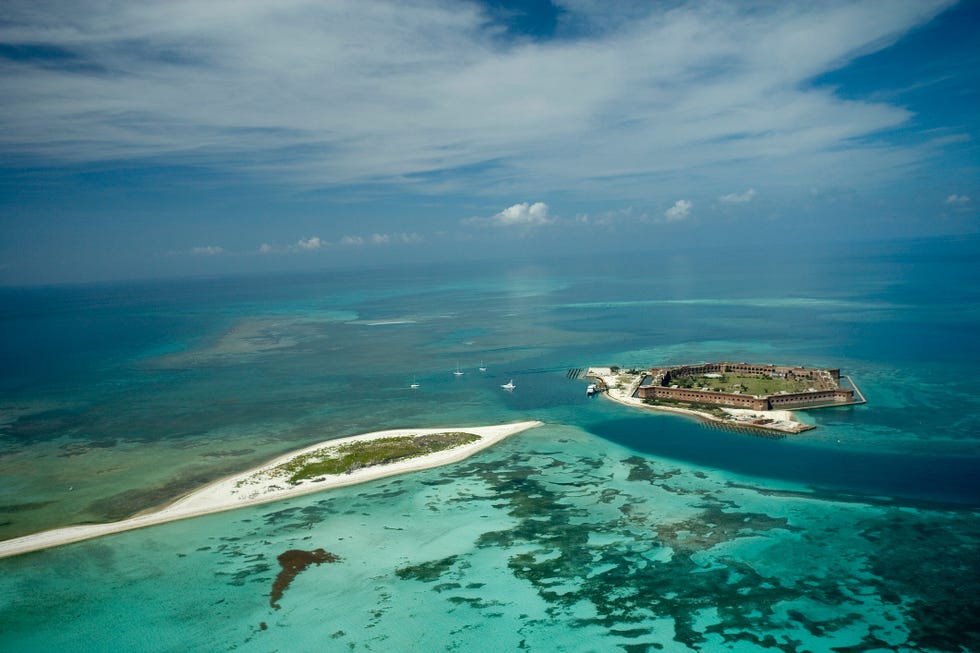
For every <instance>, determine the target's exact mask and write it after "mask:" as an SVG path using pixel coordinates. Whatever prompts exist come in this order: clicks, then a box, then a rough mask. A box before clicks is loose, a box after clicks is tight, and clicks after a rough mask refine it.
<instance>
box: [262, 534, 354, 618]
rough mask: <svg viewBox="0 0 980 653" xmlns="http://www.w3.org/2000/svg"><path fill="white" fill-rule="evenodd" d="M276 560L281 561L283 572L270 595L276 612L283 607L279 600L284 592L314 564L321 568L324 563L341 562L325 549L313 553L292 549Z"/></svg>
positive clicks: (270, 603)
mask: <svg viewBox="0 0 980 653" xmlns="http://www.w3.org/2000/svg"><path fill="white" fill-rule="evenodd" d="M276 559H277V560H278V561H279V566H280V567H281V568H282V570H281V571H280V572H279V575H278V576H276V579H275V580H274V581H272V593H271V594H270V595H269V605H271V606H272V607H273V608H275V609H276V610H278V609H279V608H280V607H281V606H280V605H279V599H281V598H282V595H283V592H285V591H286V588H287V587H289V584H290V583H292V582H293V579H294V578H296V576H297V575H298V574H299V573H300V572H301V571H303V570H304V569H306V568H307V567H309V566H310V565H313V564H315V565H317V566H319V565H320V564H322V563H324V562H337V561H338V560H340V558H338V557H337V556H335V555H334V554H332V553H328V552H327V551H324V550H323V549H313V550H312V551H303V550H301V549H290V550H289V551H286V552H284V553H281V554H279V556H278V557H277V558H276Z"/></svg>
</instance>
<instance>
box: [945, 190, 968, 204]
mask: <svg viewBox="0 0 980 653" xmlns="http://www.w3.org/2000/svg"><path fill="white" fill-rule="evenodd" d="M969 203H970V196H969V195H956V194H955V193H954V194H953V195H950V196H949V197H947V198H946V202H945V204H953V205H963V204H969Z"/></svg>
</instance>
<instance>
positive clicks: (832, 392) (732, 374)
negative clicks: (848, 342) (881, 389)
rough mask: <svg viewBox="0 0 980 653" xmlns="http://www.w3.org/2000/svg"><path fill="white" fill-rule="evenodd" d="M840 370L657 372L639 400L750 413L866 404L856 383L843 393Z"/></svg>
mask: <svg viewBox="0 0 980 653" xmlns="http://www.w3.org/2000/svg"><path fill="white" fill-rule="evenodd" d="M841 378H842V377H841V373H840V370H839V369H836V368H833V369H818V368H807V367H785V366H780V365H758V364H753V363H732V362H727V361H725V362H721V363H703V364H699V365H681V366H677V367H655V368H652V369H651V370H650V374H649V375H648V376H646V377H645V378H644V379H643V381H642V382H641V383H640V385H639V386H638V387H637V388H636V395H635V396H636V397H637V398H639V399H642V400H644V401H646V400H651V401H650V402H649V403H656V402H657V401H658V400H667V401H677V402H682V403H697V404H710V405H715V406H729V407H732V408H745V409H749V410H784V409H797V410H799V409H806V408H823V407H827V406H846V405H849V404H861V403H864V401H865V400H864V397H863V396H862V395H861V393H860V391H858V390H857V387H856V386H855V385H854V383H853V382H852V381H851V379H850V377H843V378H845V379H846V380H847V383H848V385H849V386H850V387H848V388H844V387H841Z"/></svg>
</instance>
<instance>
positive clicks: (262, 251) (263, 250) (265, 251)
mask: <svg viewBox="0 0 980 653" xmlns="http://www.w3.org/2000/svg"><path fill="white" fill-rule="evenodd" d="M271 251H272V245H270V244H269V243H262V245H260V246H259V253H260V254H268V253H269V252H271Z"/></svg>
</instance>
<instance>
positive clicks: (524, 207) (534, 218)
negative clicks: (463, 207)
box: [463, 202, 554, 228]
mask: <svg viewBox="0 0 980 653" xmlns="http://www.w3.org/2000/svg"><path fill="white" fill-rule="evenodd" d="M553 221H554V220H553V219H552V218H550V217H548V205H547V204H545V203H544V202H535V203H534V204H530V203H528V202H521V203H520V204H514V205H512V206H508V207H507V208H506V209H504V210H503V211H501V212H500V213H497V214H496V215H494V216H492V217H490V218H469V219H467V220H464V221H463V222H464V223H465V224H473V225H484V226H494V227H525V228H529V227H540V226H542V225H546V224H551V223H552V222H553Z"/></svg>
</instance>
